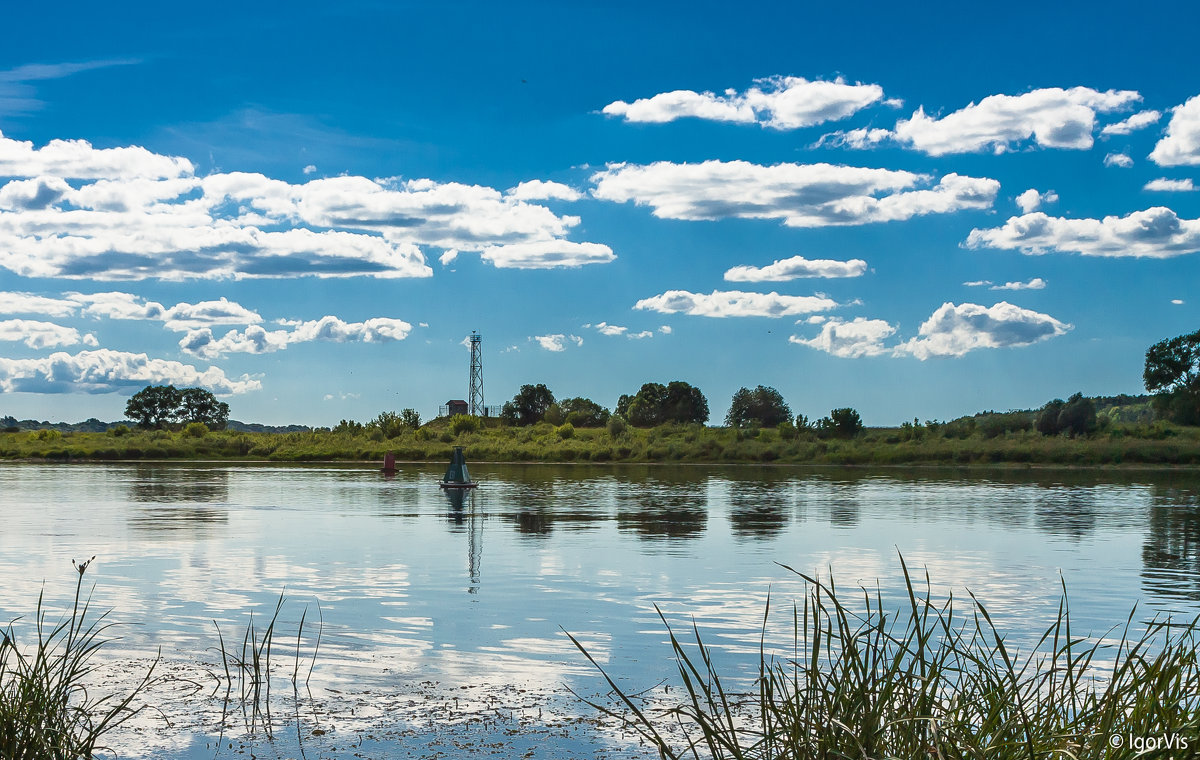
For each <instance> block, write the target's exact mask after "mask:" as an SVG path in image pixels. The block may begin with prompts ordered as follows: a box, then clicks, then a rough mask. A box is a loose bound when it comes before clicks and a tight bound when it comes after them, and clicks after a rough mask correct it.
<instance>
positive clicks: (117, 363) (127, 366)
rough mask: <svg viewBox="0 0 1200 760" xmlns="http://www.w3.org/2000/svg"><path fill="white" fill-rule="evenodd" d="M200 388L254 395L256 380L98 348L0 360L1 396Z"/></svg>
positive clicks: (258, 384) (212, 368)
mask: <svg viewBox="0 0 1200 760" xmlns="http://www.w3.org/2000/svg"><path fill="white" fill-rule="evenodd" d="M167 384H169V385H176V386H180V387H202V388H207V389H208V390H210V391H212V392H213V393H216V394H218V395H230V394H239V393H246V392H248V391H256V390H260V389H261V388H262V383H261V382H260V381H258V380H255V379H253V378H250V377H249V376H247V375H243V376H242V377H241V378H238V379H230V378H229V377H227V376H226V375H225V373H224V372H223V371H222V370H221V369H219V368H218V367H209V368H208V369H206V370H200V369H197V368H196V367H194V366H192V365H190V364H182V363H180V362H177V361H170V360H166V359H151V358H149V357H148V356H147V355H146V354H134V353H128V352H125V351H112V350H109V349H97V350H95V351H80V352H79V353H77V354H68V353H65V352H57V353H53V354H51V355H50V356H48V357H43V358H39V359H4V358H0V390H2V391H4V392H6V393H78V392H83V393H115V392H118V391H122V390H127V391H132V390H134V389H136V388H140V387H142V386H145V385H167Z"/></svg>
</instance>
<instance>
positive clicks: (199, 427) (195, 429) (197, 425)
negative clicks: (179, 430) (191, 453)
mask: <svg viewBox="0 0 1200 760" xmlns="http://www.w3.org/2000/svg"><path fill="white" fill-rule="evenodd" d="M183 434H184V435H186V436H188V437H189V438H203V437H204V436H206V435H208V425H205V424H204V423H203V422H189V423H188V424H187V425H185V426H184V428H183Z"/></svg>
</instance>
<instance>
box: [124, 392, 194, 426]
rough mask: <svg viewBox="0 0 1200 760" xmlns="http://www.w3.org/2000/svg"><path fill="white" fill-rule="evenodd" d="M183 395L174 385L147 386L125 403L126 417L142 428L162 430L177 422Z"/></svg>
mask: <svg viewBox="0 0 1200 760" xmlns="http://www.w3.org/2000/svg"><path fill="white" fill-rule="evenodd" d="M182 398H183V394H182V393H180V391H179V390H178V389H177V388H176V387H175V386H174V385H147V386H146V387H145V388H142V389H141V390H140V391H138V392H137V393H135V394H133V395H132V396H130V397H129V401H127V402H125V416H126V417H127V418H129V419H131V420H133V421H134V422H136V423H137V424H138V427H141V428H161V427H163V426H164V425H166V424H167V423H168V422H173V421H174V420H175V415H176V413H177V411H178V409H179V403H180V401H181V400H182Z"/></svg>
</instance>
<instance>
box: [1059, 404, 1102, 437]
mask: <svg viewBox="0 0 1200 760" xmlns="http://www.w3.org/2000/svg"><path fill="white" fill-rule="evenodd" d="M1058 429H1059V430H1060V431H1062V432H1064V433H1070V434H1071V437H1072V438H1074V437H1075V436H1077V435H1087V434H1088V433H1090V432H1092V431H1093V430H1095V429H1096V405H1095V404H1094V403H1092V400H1091V399H1090V398H1084V397H1083V394H1082V393H1076V394H1075V395H1073V396H1071V397H1070V398H1069V399H1067V403H1066V405H1065V406H1063V408H1062V411H1061V412H1059V413H1058Z"/></svg>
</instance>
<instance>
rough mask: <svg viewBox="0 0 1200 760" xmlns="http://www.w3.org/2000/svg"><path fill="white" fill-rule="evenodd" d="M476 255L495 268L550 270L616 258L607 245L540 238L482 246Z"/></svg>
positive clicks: (603, 262) (605, 262) (599, 262)
mask: <svg viewBox="0 0 1200 760" xmlns="http://www.w3.org/2000/svg"><path fill="white" fill-rule="evenodd" d="M480 258H482V259H483V260H484V261H487V262H490V263H491V264H492V265H494V266H495V267H497V268H498V269H553V268H557V267H581V266H584V265H585V264H607V263H608V262H610V261H612V260H613V259H615V258H617V257H616V254H614V253H613V252H612V249H611V248H609V247H608V246H607V245H604V244H602V243H573V242H571V241H570V240H542V241H538V242H535V243H511V244H509V245H498V246H490V247H488V248H484V249H483V252H482V253H481V254H480Z"/></svg>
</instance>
